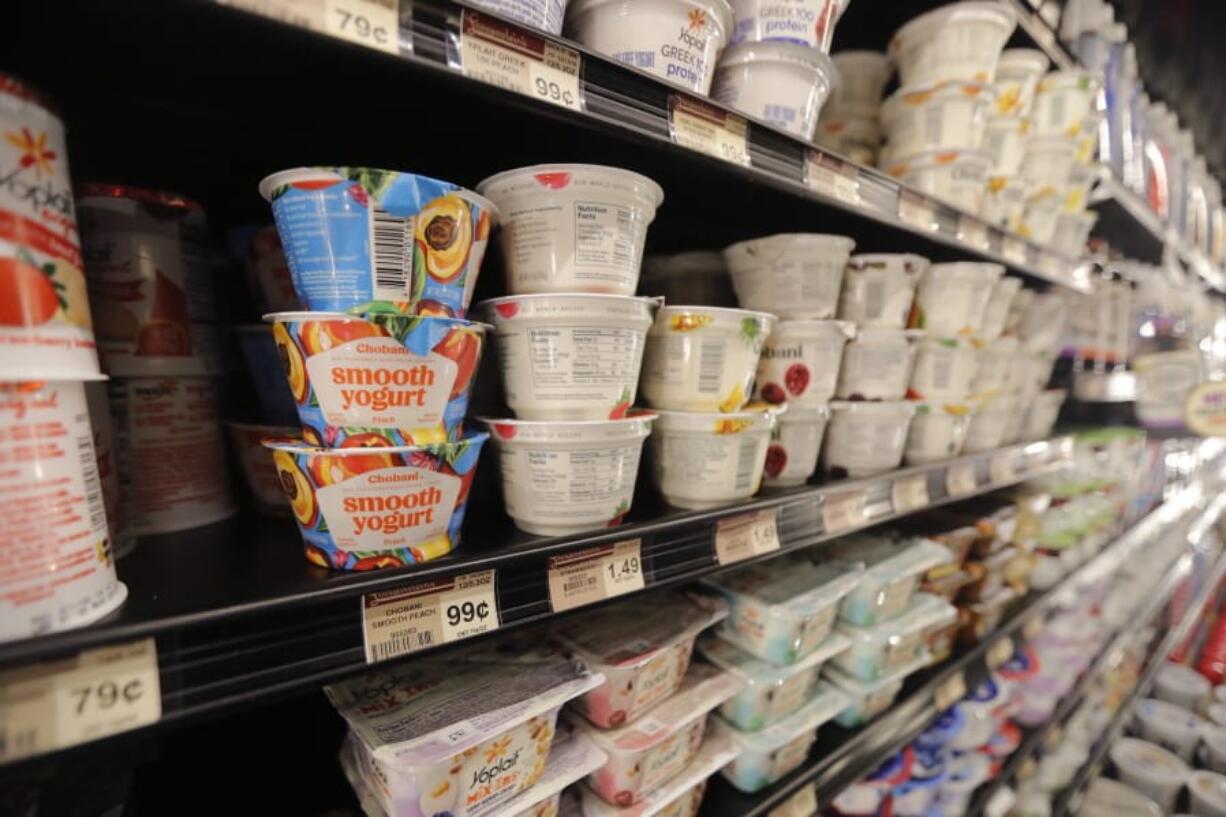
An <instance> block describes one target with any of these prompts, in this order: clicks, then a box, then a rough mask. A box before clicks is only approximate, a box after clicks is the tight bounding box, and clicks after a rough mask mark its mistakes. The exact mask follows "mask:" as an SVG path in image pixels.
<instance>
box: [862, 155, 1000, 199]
mask: <svg viewBox="0 0 1226 817" xmlns="http://www.w3.org/2000/svg"><path fill="white" fill-rule="evenodd" d="M991 166H992V157H991V156H989V155H988V154H987V153H984V152H982V151H977V150H938V151H932V152H929V153H920V154H916V155H914V156H911V157H908V158H905V159H900V160H898V161H891V162H890V163H888V164H887V165H886V167H885V171H886V173H888V174H890V175H891V176H893V177H894V178H896V179H900V180H901V181H902V182H903V184H906V185H908V186H910V187H913V188H915V189H916V190H918V191H920V192H921V193H927V194H928V195H930V196H932V197H933V198H935V199H939V200H940V201H942V202H944V203H945V204H948V205H949V206H950V207H955V208H957V209H959V210H962V211H964V212H967V213H978V212H979V209H980V208H981V207H982V206H983V189H984V185H985V184H986V183H987V178H988V170H989V169H990V168H991Z"/></svg>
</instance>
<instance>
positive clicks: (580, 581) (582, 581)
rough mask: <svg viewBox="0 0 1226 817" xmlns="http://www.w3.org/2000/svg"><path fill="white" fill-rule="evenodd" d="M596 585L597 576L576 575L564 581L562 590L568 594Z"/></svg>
mask: <svg viewBox="0 0 1226 817" xmlns="http://www.w3.org/2000/svg"><path fill="white" fill-rule="evenodd" d="M595 586H596V577H595V576H584V575H579V576H574V577H572V578H570V579H568V580H567V581H565V582H563V583H562V590H563V591H564V592H566V593H567V594H570V593H578V592H579V591H581V590H590V589H592V588H593V587H595Z"/></svg>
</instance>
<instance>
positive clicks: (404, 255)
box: [260, 167, 498, 318]
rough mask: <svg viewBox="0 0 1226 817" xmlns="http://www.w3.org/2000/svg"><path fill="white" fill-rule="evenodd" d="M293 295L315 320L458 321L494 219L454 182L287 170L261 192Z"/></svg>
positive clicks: (395, 174) (487, 206)
mask: <svg viewBox="0 0 1226 817" xmlns="http://www.w3.org/2000/svg"><path fill="white" fill-rule="evenodd" d="M260 195H262V196H263V197H264V198H265V199H266V200H267V201H269V202H270V203H271V204H272V212H273V216H274V217H275V218H276V220H277V231H278V232H279V233H280V235H281V243H282V245H283V246H284V249H285V258H286V261H288V262H289V269H290V273H291V275H292V276H293V279H294V288H295V289H296V290H297V292H298V298H299V300H300V301H301V302H302V305H303V307H304V308H306V309H309V310H312V311H318V312H349V313H360V312H370V311H396V312H403V313H407V314H415V315H444V316H450V317H457V318H462V317H464V314H465V312H466V311H467V310H468V303H469V301H470V300H472V294H473V288H474V287H475V286H476V284H477V274H478V273H479V272H480V270H481V260H482V258H484V257H485V247H486V244H487V243H488V241H489V235H490V230H491V229H492V227H493V225H494V224H496V223H497V221H498V210H497V209H496V208H495V207H494V205H493V204H491V203H490V202H489V201H487V200H486V199H484V198H482V197H481V196H478V195H477V194H476V193H473V192H472V191H470V190H465V189H464V188H462V187H459V186H458V185H454V184H452V183H451V182H444V181H439V180H438V179H431V178H429V177H428V176H419V175H416V174H414V173H403V172H399V171H394V170H375V169H372V168H365V167H311V168H296V169H293V170H283V171H281V172H279V173H274V174H272V175H271V176H267V177H266V178H264V180H263V181H261V182H260Z"/></svg>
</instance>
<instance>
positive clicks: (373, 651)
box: [362, 570, 500, 664]
mask: <svg viewBox="0 0 1226 817" xmlns="http://www.w3.org/2000/svg"><path fill="white" fill-rule="evenodd" d="M494 587H495V584H494V571H492V570H483V571H481V572H479V573H467V574H465V575H463V576H452V577H450V578H447V579H434V580H431V581H424V582H420V583H418V584H413V585H409V586H408V587H402V588H400V589H399V590H387V591H383V592H379V593H367V594H366V595H365V596H363V597H362V639H363V642H364V644H365V647H366V663H368V664H373V663H374V662H376V661H386V660H388V659H389V658H395V657H397V656H400V655H408V654H409V653H412V652H416V651H418V650H424V649H427V648H429V647H436V646H438V645H439V644H446V643H448V642H450V641H458V640H460V639H462V638H472V637H473V636H476V635H481V634H482V633H488V632H492V631H494V630H497V629H498V627H499V626H500V622H499V620H498V598H497V596H496V594H495V590H494Z"/></svg>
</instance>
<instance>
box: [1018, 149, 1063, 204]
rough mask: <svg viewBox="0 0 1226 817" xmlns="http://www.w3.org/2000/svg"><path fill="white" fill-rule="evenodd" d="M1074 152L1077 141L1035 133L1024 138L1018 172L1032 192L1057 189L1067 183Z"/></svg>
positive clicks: (1040, 192) (1037, 192)
mask: <svg viewBox="0 0 1226 817" xmlns="http://www.w3.org/2000/svg"><path fill="white" fill-rule="evenodd" d="M1076 155H1077V143H1076V142H1074V141H1073V140H1071V139H1066V138H1065V137H1063V136H1036V137H1033V138H1032V139H1030V140H1028V141H1027V142H1026V152H1025V154H1024V155H1023V157H1022V164H1021V167H1020V168H1019V169H1018V174H1019V175H1020V176H1021V177H1022V178H1023V179H1026V180H1027V181H1029V182H1030V183H1031V184H1032V185H1033V186H1034V190H1035V193H1034V195H1036V196H1037V195H1042V194H1043V193H1044V192H1047V191H1048V189H1050V190H1054V191H1061V190H1063V189H1064V186H1065V185H1067V184H1068V181H1069V175H1070V174H1071V173H1072V172H1073V161H1074V159H1075V157H1076Z"/></svg>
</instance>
